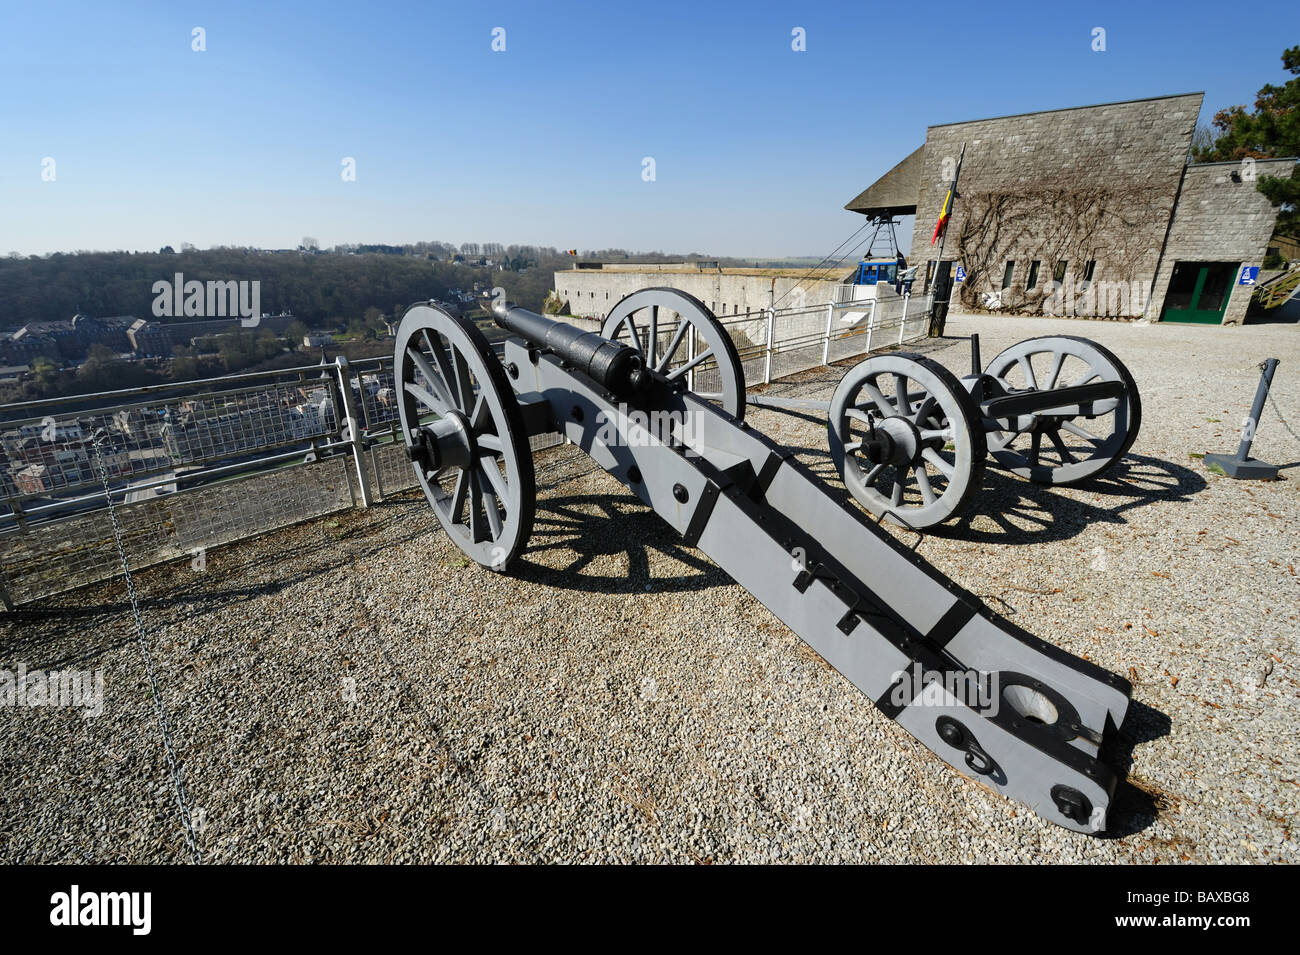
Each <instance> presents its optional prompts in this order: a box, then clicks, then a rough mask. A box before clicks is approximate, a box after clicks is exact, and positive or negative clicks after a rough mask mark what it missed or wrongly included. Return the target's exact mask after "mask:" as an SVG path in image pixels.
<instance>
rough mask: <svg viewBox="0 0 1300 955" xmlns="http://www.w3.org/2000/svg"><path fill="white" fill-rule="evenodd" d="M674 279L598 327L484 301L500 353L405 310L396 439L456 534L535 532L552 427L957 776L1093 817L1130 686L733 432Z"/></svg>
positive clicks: (722, 353) (494, 545) (724, 384)
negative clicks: (536, 458) (541, 451)
mask: <svg viewBox="0 0 1300 955" xmlns="http://www.w3.org/2000/svg"><path fill="white" fill-rule="evenodd" d="M670 291H671V290H662V289H661V290H643V291H641V292H636V293H633V294H632V295H630V296H628V297H627V298H626V299H624V300H623V301H622V302H620V303H619V304H618V305H616V306H615V308H614V310H613V311H612V312H611V313H610V316H609V318H608V319H607V320H606V323H605V325H604V326H603V328H602V331H601V333H596V332H593V331H585V330H582V329H579V328H576V327H573V326H571V325H568V324H566V323H563V322H560V321H556V320H554V319H551V318H549V317H547V316H543V315H539V314H537V313H534V312H531V311H528V310H526V309H523V308H518V307H515V306H513V305H510V304H508V303H500V304H499V305H497V306H496V307H494V310H493V311H494V317H495V320H496V322H497V324H498V325H500V326H501V327H502V328H504V329H505V330H506V331H507V332H508V333H509V337H508V338H507V339H506V341H505V342H504V348H503V351H502V353H501V355H500V356H499V357H498V356H497V355H496V354H494V352H493V350H492V348H491V347H490V346H489V344H488V342H487V340H486V338H485V337H484V335H483V334H482V332H480V331H479V329H478V328H477V327H476V326H475V325H474V324H473V323H472V322H469V321H467V320H464V319H462V318H459V317H456V316H453V315H451V314H450V313H449V312H447V311H445V310H443V309H442V308H440V307H438V306H436V305H433V304H427V305H416V306H413V307H412V308H410V309H409V310H408V311H407V312H406V314H405V316H404V317H403V319H402V321H401V323H400V326H399V328H398V332H397V342H396V350H395V366H394V367H395V374H396V376H397V385H398V389H397V390H398V396H399V414H400V424H401V429H402V437H403V440H404V442H405V447H406V452H407V455H408V457H409V459H410V462H411V467H412V468H413V469H414V473H415V477H416V479H417V481H418V482H419V484H420V487H421V488H422V489H423V491H424V494H425V496H426V498H427V499H428V502H429V504H430V506H431V507H432V508H433V511H434V514H435V515H436V517H437V519H438V521H439V522H440V523H441V525H442V527H443V528H444V529H445V530H446V532H447V534H448V535H449V536H450V538H451V540H452V541H453V542H454V543H455V544H456V546H458V547H459V548H460V549H461V550H462V551H463V552H464V553H465V554H466V555H467V556H468V557H470V558H471V559H473V560H475V561H477V562H478V563H480V564H482V565H484V566H485V567H489V568H491V569H493V570H495V571H498V572H506V571H508V570H509V568H510V566H511V562H512V561H513V560H514V559H515V558H516V557H517V556H518V555H519V554H520V553H521V552H522V551H523V549H524V548H525V547H526V546H527V543H528V538H529V535H530V533H531V530H532V525H533V517H534V508H535V503H536V502H535V484H534V471H533V462H532V454H531V451H530V444H529V440H530V438H531V437H533V436H536V435H543V434H550V433H558V434H560V435H563V436H564V437H565V438H567V439H568V440H569V441H570V442H572V443H573V444H575V445H577V446H578V447H579V448H581V449H582V451H584V452H585V453H586V454H588V455H589V456H590V457H591V458H592V459H593V460H594V461H595V462H596V463H597V464H599V465H600V466H601V467H602V468H604V469H605V470H606V471H607V472H608V473H609V474H611V475H612V476H613V477H615V478H616V479H618V480H619V481H620V482H622V483H623V484H624V485H625V486H626V487H627V488H628V489H629V490H630V492H631V493H632V494H634V495H636V496H637V497H638V498H639V499H640V500H641V501H642V502H643V503H644V504H645V505H646V506H647V507H649V508H650V509H652V510H653V511H654V512H655V513H656V514H658V515H659V516H660V517H661V518H662V519H663V520H664V521H666V522H667V523H668V524H669V526H670V527H671V528H672V529H673V530H674V531H676V532H677V533H678V534H680V535H681V536H682V538H683V539H684V541H685V543H686V544H687V545H688V546H692V547H696V548H698V549H699V550H700V551H702V552H703V553H704V554H706V555H707V556H708V557H709V558H711V559H712V560H713V561H714V562H715V563H716V564H718V566H719V567H721V568H722V569H723V570H724V571H726V572H727V573H728V574H730V575H731V577H732V578H734V579H735V580H736V582H737V583H739V584H740V585H741V586H743V587H744V588H746V589H747V590H748V591H749V592H750V593H751V594H753V595H754V597H755V598H757V599H758V600H759V601H760V602H761V603H762V604H763V605H764V606H766V607H767V608H768V609H769V610H770V611H771V612H772V613H774V614H775V615H776V616H777V617H778V618H779V619H780V620H782V621H783V622H784V623H785V624H786V625H787V626H788V627H789V628H790V629H791V630H792V631H794V633H795V634H797V635H798V636H799V637H800V638H801V639H803V640H804V641H806V642H807V643H808V644H809V645H810V646H811V647H812V648H813V649H814V650H816V651H817V652H818V653H819V654H820V655H821V656H822V657H823V658H824V659H825V660H826V661H827V662H828V663H829V664H830V665H831V666H832V667H834V668H835V669H836V670H837V671H839V673H840V674H842V675H843V676H844V677H845V678H846V679H847V680H848V681H849V682H851V683H852V684H853V685H854V686H856V687H857V688H858V689H859V690H860V691H862V692H863V693H865V694H866V695H867V696H868V697H869V698H870V699H871V700H872V701H874V702H875V704H876V705H877V706H878V707H879V708H880V709H881V711H882V712H884V713H885V714H886V715H888V716H889V717H890V718H892V719H893V720H895V721H896V722H897V723H898V725H899V726H901V727H902V728H903V729H905V730H906V731H907V732H908V733H910V734H911V735H912V736H913V737H915V738H916V739H917V740H919V741H920V742H922V743H923V744H925V746H927V747H928V748H929V749H930V750H932V751H933V752H934V753H935V754H937V755H938V756H939V758H941V759H942V760H943V761H945V762H946V763H947V764H948V765H949V766H951V767H952V768H953V769H955V770H956V771H957V772H959V773H962V774H964V775H966V776H968V777H971V778H972V779H975V780H977V781H979V782H980V783H983V784H984V785H986V786H987V787H989V788H991V789H993V790H994V791H996V792H998V793H1001V794H1003V795H1005V796H1007V797H1009V798H1012V799H1015V800H1018V801H1020V802H1021V803H1023V804H1024V805H1026V806H1028V807H1030V808H1031V809H1033V810H1034V811H1035V812H1037V813H1038V814H1040V815H1041V816H1043V817H1044V818H1046V819H1048V820H1050V821H1052V822H1054V823H1056V824H1058V825H1061V826H1064V827H1067V828H1069V829H1073V830H1076V831H1080V832H1098V831H1101V830H1103V829H1104V828H1105V827H1106V825H1107V814H1108V812H1109V809H1110V806H1111V801H1112V799H1113V797H1114V793H1115V787H1116V784H1117V781H1118V777H1117V774H1116V772H1115V770H1113V769H1112V768H1111V767H1109V766H1108V765H1106V764H1105V763H1104V762H1103V761H1102V759H1101V758H1100V750H1101V747H1102V746H1103V742H1104V738H1105V736H1106V734H1108V733H1110V732H1113V731H1114V730H1115V729H1116V728H1117V727H1118V726H1119V725H1120V724H1121V723H1122V722H1123V719H1124V715H1125V712H1126V710H1127V708H1128V704H1129V695H1130V692H1131V688H1130V686H1129V684H1128V682H1127V681H1125V680H1124V679H1123V678H1122V677H1120V676H1118V675H1116V674H1113V673H1110V672H1107V671H1106V670H1104V669H1102V668H1101V667H1098V666H1096V665H1094V664H1092V663H1090V662H1088V661H1086V660H1082V659H1079V658H1076V657H1074V656H1071V655H1070V654H1068V653H1066V652H1064V651H1062V650H1061V649H1059V648H1057V647H1055V646H1053V645H1051V644H1048V643H1046V642H1044V641H1043V640H1040V639H1038V638H1037V637H1034V636H1033V635H1031V634H1030V633H1028V632H1026V631H1025V630H1023V629H1021V628H1019V627H1017V626H1016V625H1015V624H1013V623H1011V622H1010V621H1008V620H1005V619H1003V618H1002V617H1000V616H998V615H997V614H996V613H994V612H993V611H991V610H990V609H989V608H988V607H986V606H985V605H984V604H983V603H982V602H981V601H980V600H979V599H978V598H977V597H976V596H974V595H973V594H971V593H969V592H967V591H966V590H964V589H962V588H961V587H959V586H958V585H957V584H956V583H954V582H953V581H952V580H950V579H948V578H947V577H945V576H944V575H943V574H941V573H940V572H939V571H938V570H936V569H935V568H934V567H932V566H931V565H930V564H929V563H927V562H926V561H925V560H924V559H923V558H922V557H920V556H919V555H917V554H916V553H914V552H913V551H911V550H909V549H907V548H906V547H904V546H902V545H901V544H900V543H899V542H897V541H895V540H894V538H893V537H892V536H891V535H890V534H889V533H887V532H886V531H885V530H884V529H882V528H879V527H877V526H876V525H875V524H874V523H873V522H872V521H871V520H869V519H868V518H867V516H866V515H864V514H863V513H862V512H860V511H858V510H856V509H854V508H851V507H849V506H847V505H846V504H843V503H841V502H840V501H838V500H836V499H835V498H834V497H833V496H831V495H830V494H829V493H828V492H827V489H826V488H825V486H824V485H823V484H822V483H821V482H820V481H819V480H818V479H817V478H816V477H815V476H814V475H813V474H812V473H811V472H809V471H808V470H807V469H806V468H805V467H804V466H803V465H802V464H801V463H799V462H798V461H797V460H796V459H795V458H794V456H793V454H792V453H791V452H790V451H789V450H787V449H785V448H782V447H781V446H779V445H778V444H776V443H775V442H773V441H772V440H770V439H769V438H767V437H766V436H765V435H763V434H761V433H759V432H758V431H757V430H756V429H754V428H752V427H750V426H749V425H747V424H746V423H745V422H744V420H743V415H744V408H745V402H744V388H743V377H738V376H739V372H740V365H739V362H738V361H737V360H736V353H735V349H734V347H733V346H732V345H731V343H730V340H729V338H728V337H727V336H726V334H725V332H723V331H722V330H721V329H720V327H719V326H718V324H717V322H716V320H712V321H711V318H712V316H710V315H708V314H707V312H706V311H705V310H704V309H703V306H699V308H698V309H694V308H685V307H684V306H683V307H682V308H678V307H677V306H681V305H682V302H683V299H682V298H681V297H680V296H681V294H682V293H672V294H669V292H670ZM696 304H698V303H696ZM670 315H671V317H670ZM1009 397H1015V395H1014V394H1012V395H1010V396H1009ZM1080 400H1082V399H1080ZM1107 400H1109V399H1107ZM1001 410H1006V409H1001ZM1019 413H1020V411H1019V410H1018V407H1017V406H1014V405H1013V406H1010V410H1006V415H1007V416H1008V417H1011V416H1013V415H1015V414H1019ZM933 414H934V415H937V414H938V412H934V413H933ZM929 420H930V419H929V418H927V419H925V421H923V422H922V423H923V424H925V423H928V422H929ZM889 427H892V426H889V425H878V426H877V428H876V430H877V432H884V433H887V429H888V428H889ZM865 440H871V439H870V438H867V439H865ZM891 440H892V439H891Z"/></svg>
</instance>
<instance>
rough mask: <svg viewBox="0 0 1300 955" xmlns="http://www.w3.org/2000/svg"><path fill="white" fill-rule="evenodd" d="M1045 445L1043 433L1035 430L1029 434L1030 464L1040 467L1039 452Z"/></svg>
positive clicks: (1033, 466) (1032, 466)
mask: <svg viewBox="0 0 1300 955" xmlns="http://www.w3.org/2000/svg"><path fill="white" fill-rule="evenodd" d="M1042 445H1043V433H1042V432H1041V431H1035V432H1033V433H1032V434H1031V435H1030V436H1029V466H1030V467H1031V468H1036V467H1038V452H1039V449H1040V448H1041V447H1042Z"/></svg>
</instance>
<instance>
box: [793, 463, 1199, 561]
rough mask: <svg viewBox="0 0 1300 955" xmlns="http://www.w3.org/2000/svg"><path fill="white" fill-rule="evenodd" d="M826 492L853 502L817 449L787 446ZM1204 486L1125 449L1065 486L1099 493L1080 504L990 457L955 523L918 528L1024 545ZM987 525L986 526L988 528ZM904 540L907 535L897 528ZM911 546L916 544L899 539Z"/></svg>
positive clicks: (1188, 473)
mask: <svg viewBox="0 0 1300 955" xmlns="http://www.w3.org/2000/svg"><path fill="white" fill-rule="evenodd" d="M792 450H794V451H795V452H796V453H797V454H798V455H799V456H800V458H801V459H802V460H803V461H804V462H805V463H807V464H808V465H809V467H810V468H811V469H812V471H813V473H815V474H816V475H817V476H818V477H819V478H820V479H821V480H822V481H823V482H824V483H825V484H827V486H828V488H829V490H830V492H831V494H832V495H833V496H834V497H836V498H837V499H838V500H840V501H841V502H843V503H845V504H847V505H848V506H849V507H853V508H857V507H858V505H857V504H856V503H855V502H854V501H853V499H852V498H851V497H850V496H849V494H848V492H847V491H846V490H845V488H844V485H843V484H842V483H840V480H839V475H838V474H837V473H836V472H835V468H834V465H833V464H832V463H831V460H830V457H829V456H828V455H827V454H826V452H825V450H824V449H821V448H803V447H796V448H792ZM1206 486H1207V482H1206V480H1205V477H1204V476H1203V475H1201V474H1199V473H1197V472H1196V471H1193V470H1192V469H1190V468H1185V467H1183V466H1182V465H1179V464H1174V463H1173V462H1171V461H1164V460H1161V459H1160V458H1154V457H1150V456H1148V455H1142V454H1132V453H1129V454H1128V455H1126V456H1125V457H1124V459H1123V460H1121V461H1119V462H1117V463H1116V464H1115V466H1114V467H1112V468H1111V469H1110V470H1109V471H1107V472H1106V473H1105V474H1102V475H1099V476H1098V477H1096V478H1093V479H1091V480H1089V481H1084V482H1083V483H1081V484H1078V485H1075V486H1074V488H1072V489H1071V491H1081V492H1084V493H1088V494H1098V495H1102V496H1104V497H1105V498H1106V500H1105V502H1104V503H1102V504H1094V503H1091V502H1088V501H1081V500H1078V499H1076V498H1075V497H1072V496H1067V494H1066V493H1063V490H1064V489H1057V488H1053V487H1051V486H1048V485H1042V484H1034V483H1032V482H1030V481H1025V480H1022V479H1021V478H1018V477H1016V476H1015V475H1012V474H1008V473H1006V472H1004V471H1002V470H1001V469H999V468H998V466H997V465H996V464H995V463H994V462H993V461H992V460H990V461H989V463H988V467H986V468H985V471H984V483H983V486H982V487H981V488H980V492H979V493H978V494H977V495H976V496H975V498H974V500H973V501H972V502H971V505H970V507H969V508H968V510H967V511H966V513H964V514H963V515H962V516H961V517H960V518H958V519H957V520H956V521H953V522H951V523H947V524H940V525H937V526H935V527H931V528H928V529H927V530H926V531H925V533H926V535H931V536H935V537H943V538H947V539H951V540H963V541H970V542H971V543H980V544H1030V543H1039V542H1047V541H1060V540H1068V539H1069V538H1071V537H1075V536H1077V535H1078V534H1080V533H1082V532H1083V530H1084V529H1085V528H1086V527H1088V525H1090V524H1124V523H1127V522H1126V521H1125V519H1124V516H1123V515H1124V513H1125V512H1126V511H1129V510H1132V509H1133V508H1136V507H1144V506H1146V505H1149V504H1162V503H1164V504H1178V503H1182V502H1185V501H1187V500H1188V499H1189V498H1190V496H1191V495H1192V494H1195V493H1197V492H1199V491H1202V490H1204V489H1205V487H1206ZM990 525H992V526H990ZM901 533H902V534H904V537H905V539H906V537H907V532H906V531H901ZM906 543H908V544H909V545H912V544H914V543H918V544H919V542H916V541H914V540H906Z"/></svg>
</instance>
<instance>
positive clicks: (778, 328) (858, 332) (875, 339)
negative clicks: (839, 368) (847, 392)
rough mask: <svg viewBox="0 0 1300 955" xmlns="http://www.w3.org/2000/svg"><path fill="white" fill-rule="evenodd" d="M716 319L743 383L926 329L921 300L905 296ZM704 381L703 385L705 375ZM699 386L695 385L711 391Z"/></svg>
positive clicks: (814, 364)
mask: <svg viewBox="0 0 1300 955" xmlns="http://www.w3.org/2000/svg"><path fill="white" fill-rule="evenodd" d="M837 297H838V296H837ZM720 320H721V322H722V325H723V327H725V328H726V329H727V331H728V333H729V334H730V335H731V339H732V341H733V342H734V343H735V345H736V351H737V353H738V354H739V356H740V362H741V365H742V366H743V368H744V371H745V384H746V385H758V384H769V383H771V382H772V381H773V380H775V379H778V378H784V377H786V376H787V375H793V374H797V373H798V372H801V371H807V370H809V369H811V368H817V367H819V366H822V365H830V364H834V363H835V362H838V361H842V360H844V359H845V358H851V357H854V356H855V355H865V354H866V353H867V352H870V351H871V350H872V349H873V348H875V349H880V348H884V347H888V346H897V345H901V344H903V343H904V342H907V341H914V340H916V339H917V338H922V337H924V336H925V335H926V334H927V332H928V330H929V319H928V318H927V317H926V316H925V314H924V307H923V305H922V303H920V302H914V301H913V300H912V297H911V296H910V295H909V296H902V297H897V298H892V297H891V298H883V299H880V300H876V299H865V300H854V299H852V298H847V300H845V301H831V302H821V303H818V304H816V305H800V306H795V307H791V308H784V309H767V310H764V311H761V312H749V313H746V314H744V315H728V316H726V317H724V318H722V319H720ZM704 374H705V375H707V374H708V372H705V373H704ZM705 384H709V383H708V382H707V379H705ZM705 384H696V385H695V387H696V389H697V390H700V391H707V390H711V389H710V388H709V387H706V386H705Z"/></svg>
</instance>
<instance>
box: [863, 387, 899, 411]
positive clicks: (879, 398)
mask: <svg viewBox="0 0 1300 955" xmlns="http://www.w3.org/2000/svg"><path fill="white" fill-rule="evenodd" d="M862 390H863V391H865V392H866V393H867V397H868V398H870V399H871V403H872V404H873V405H875V406H876V410H877V411H879V412H880V413H881V414H882V415H883V416H884V417H886V418H888V417H889V416H890V415H892V414H894V412H895V408H894V406H893V404H892V403H891V402H890V400H889V399H888V398H886V397H885V396H884V395H883V394H881V393H880V389H879V388H877V387H876V385H875V383H874V382H870V381H868V382H866V383H865V384H863V386H862Z"/></svg>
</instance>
